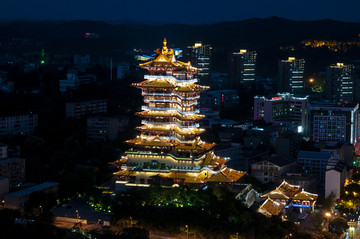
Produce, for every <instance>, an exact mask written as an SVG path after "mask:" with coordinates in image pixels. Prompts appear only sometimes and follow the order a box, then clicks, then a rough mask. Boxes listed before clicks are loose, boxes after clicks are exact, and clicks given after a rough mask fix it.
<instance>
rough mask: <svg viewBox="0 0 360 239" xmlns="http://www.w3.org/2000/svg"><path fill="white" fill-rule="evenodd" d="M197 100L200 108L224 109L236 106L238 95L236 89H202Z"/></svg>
mask: <svg viewBox="0 0 360 239" xmlns="http://www.w3.org/2000/svg"><path fill="white" fill-rule="evenodd" d="M199 101H200V108H201V109H202V110H206V109H211V110H224V109H229V108H232V107H236V106H238V105H239V95H238V93H237V91H236V90H212V91H204V92H201V96H200V100H199Z"/></svg>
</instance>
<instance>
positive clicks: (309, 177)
mask: <svg viewBox="0 0 360 239" xmlns="http://www.w3.org/2000/svg"><path fill="white" fill-rule="evenodd" d="M282 178H283V179H284V180H285V181H286V182H288V183H290V184H293V185H299V186H300V187H301V188H303V189H304V190H305V191H308V192H311V193H316V192H317V189H316V181H317V180H316V176H315V175H314V174H301V173H287V174H286V175H284V176H283V177H282Z"/></svg>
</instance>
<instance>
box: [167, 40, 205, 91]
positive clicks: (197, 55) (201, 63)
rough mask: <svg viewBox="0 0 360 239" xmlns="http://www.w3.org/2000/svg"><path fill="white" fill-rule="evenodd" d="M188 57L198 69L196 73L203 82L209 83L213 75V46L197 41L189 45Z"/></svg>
mask: <svg viewBox="0 0 360 239" xmlns="http://www.w3.org/2000/svg"><path fill="white" fill-rule="evenodd" d="M174 56H175V55H174ZM187 58H188V59H189V61H190V62H191V63H192V65H193V66H194V67H196V68H197V69H198V72H197V74H196V76H197V78H198V79H199V80H200V83H201V84H205V85H209V84H210V76H211V58H212V47H211V46H210V45H203V44H202V43H201V42H196V43H195V44H194V45H193V46H188V47H187Z"/></svg>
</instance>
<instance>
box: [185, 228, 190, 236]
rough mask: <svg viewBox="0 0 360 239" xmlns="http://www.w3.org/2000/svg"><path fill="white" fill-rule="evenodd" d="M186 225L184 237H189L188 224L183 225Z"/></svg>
mask: <svg viewBox="0 0 360 239" xmlns="http://www.w3.org/2000/svg"><path fill="white" fill-rule="evenodd" d="M185 227H186V238H187V239H189V226H188V225H185Z"/></svg>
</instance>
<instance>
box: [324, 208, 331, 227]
mask: <svg viewBox="0 0 360 239" xmlns="http://www.w3.org/2000/svg"><path fill="white" fill-rule="evenodd" d="M331 216H332V215H331V213H330V212H325V217H326V222H327V230H328V231H329V224H330V217H331Z"/></svg>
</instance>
